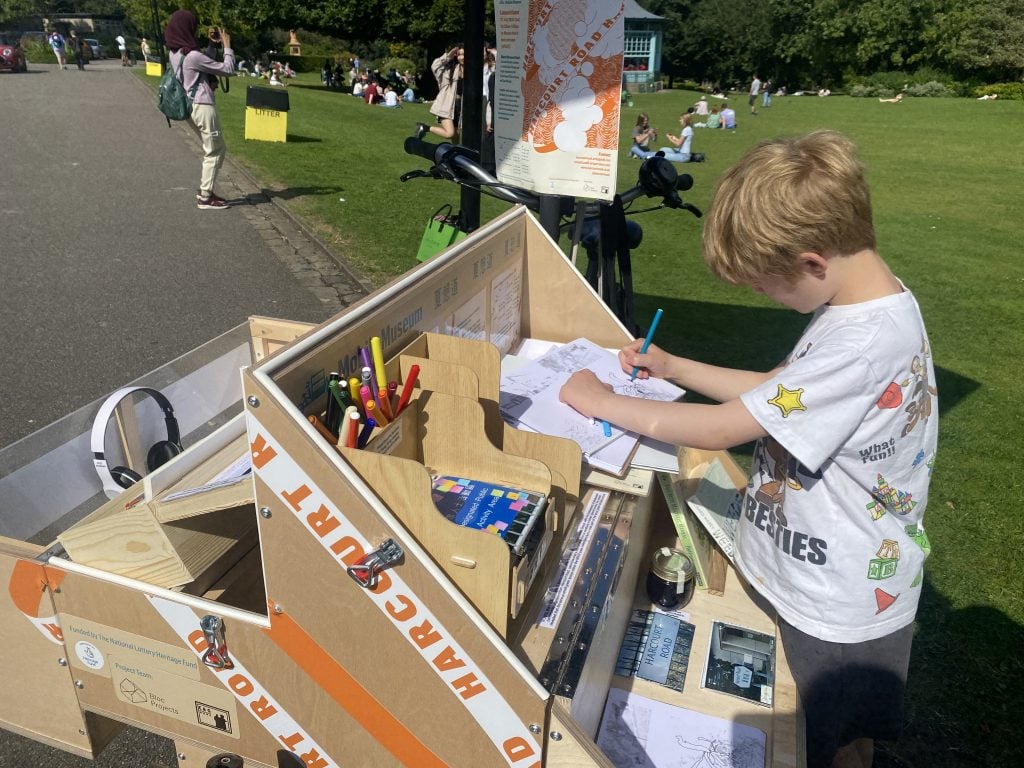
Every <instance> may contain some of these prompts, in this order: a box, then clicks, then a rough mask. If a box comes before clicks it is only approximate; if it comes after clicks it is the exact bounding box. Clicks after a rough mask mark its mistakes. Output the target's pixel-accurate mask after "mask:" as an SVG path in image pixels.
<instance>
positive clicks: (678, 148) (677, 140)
mask: <svg viewBox="0 0 1024 768" xmlns="http://www.w3.org/2000/svg"><path fill="white" fill-rule="evenodd" d="M692 122H693V115H691V114H690V113H689V112H683V114H681V115H680V116H679V125H680V127H681V128H682V130H681V131H680V132H679V135H678V136H673V135H672V134H671V133H666V134H665V138H666V139H668V140H669V142H670V143H671V144H672V146H671V147H662V148H661V149H659V150H658V151H659V152H663V153H664V154H665V159H666V160H671V161H672V162H674V163H688V162H690V144H691V143H693V126H692V125H691V123H692Z"/></svg>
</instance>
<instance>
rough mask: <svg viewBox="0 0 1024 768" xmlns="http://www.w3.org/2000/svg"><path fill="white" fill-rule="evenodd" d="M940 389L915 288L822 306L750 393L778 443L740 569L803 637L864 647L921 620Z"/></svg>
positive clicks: (763, 452)
mask: <svg viewBox="0 0 1024 768" xmlns="http://www.w3.org/2000/svg"><path fill="white" fill-rule="evenodd" d="M934 382H935V372H934V370H933V367H932V360H931V349H930V347H929V344H928V337H927V334H926V332H925V328H924V322H923V320H922V319H921V313H920V309H919V308H918V306H917V302H916V300H915V299H914V297H913V295H912V294H911V293H910V292H909V291H906V290H905V291H903V292H902V293H900V294H897V295H892V296H886V297H883V298H880V299H876V300H874V301H869V302H864V303H861V304H854V305H847V306H826V307H823V308H821V309H819V310H818V311H817V312H816V313H815V315H814V317H813V319H812V320H811V323H810V324H809V325H808V327H807V329H806V330H805V331H804V334H803V336H802V337H801V338H800V341H799V343H798V344H797V346H796V348H795V349H794V351H793V352H792V353H791V355H790V357H789V359H788V362H787V363H786V366H785V368H783V369H782V370H781V371H780V372H779V373H778V375H776V376H775V377H773V378H772V379H770V380H769V381H767V382H765V383H764V384H762V385H760V386H758V387H757V388H755V389H753V390H751V391H750V392H747V393H745V394H744V395H742V397H741V400H742V402H743V404H744V405H745V406H746V408H747V410H749V411H750V413H751V414H752V415H753V416H754V418H755V419H757V421H758V422H759V423H760V424H761V425H762V426H763V427H764V428H765V430H766V431H767V432H768V435H769V437H767V438H764V439H762V440H759V441H758V443H757V446H756V447H755V450H754V456H753V460H752V463H751V481H750V485H749V486H748V487H747V490H746V495H745V498H744V500H743V512H742V514H741V515H740V521H739V526H738V529H737V535H736V539H737V541H736V545H737V546H736V550H737V552H736V560H737V566H738V568H739V570H740V572H741V573H742V574H743V576H744V577H745V578H746V579H747V580H748V581H749V582H750V584H751V585H752V586H753V587H754V588H755V589H756V590H757V591H759V592H761V593H762V594H763V595H764V596H765V597H766V598H767V599H768V600H769V601H770V602H771V603H772V604H773V605H774V606H775V608H776V610H777V611H778V613H779V615H780V616H781V617H782V618H784V619H785V620H786V621H788V622H789V623H790V624H792V625H793V626H795V627H796V628H797V629H800V630H801V631H803V632H805V633H807V634H809V635H812V636H814V637H817V638H820V639H822V640H827V641H830V642H841V643H852V642H862V641H865V640H872V639H875V638H879V637H883V636H885V635H888V634H890V633H892V632H894V631H896V630H898V629H900V628H902V627H904V626H906V625H907V624H909V623H910V622H912V621H913V619H914V615H915V613H916V611H917V603H918V599H919V597H920V594H921V580H922V576H923V563H924V559H925V557H926V555H927V547H928V544H927V539H926V537H925V535H924V527H923V525H922V522H921V518H922V516H923V513H924V510H925V507H926V506H927V503H928V484H929V480H930V477H931V473H932V466H933V462H934V458H935V450H936V443H937V437H938V407H937V402H936V390H935V384H934Z"/></svg>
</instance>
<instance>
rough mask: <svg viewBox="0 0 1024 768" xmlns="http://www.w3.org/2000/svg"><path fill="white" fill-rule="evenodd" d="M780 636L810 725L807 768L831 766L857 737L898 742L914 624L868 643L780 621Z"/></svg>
mask: <svg viewBox="0 0 1024 768" xmlns="http://www.w3.org/2000/svg"><path fill="white" fill-rule="evenodd" d="M779 632H780V634H781V636H782V644H783V647H784V648H785V650H786V659H787V661H788V662H789V668H790V670H791V671H792V673H793V679H794V681H796V687H797V691H798V692H799V693H800V700H801V703H802V704H803V709H804V716H805V719H806V721H807V768H828V766H830V765H831V764H832V758H833V756H834V755H835V753H836V750H838V749H839V748H841V747H843V746H845V745H847V744H849V743H850V742H852V741H854V740H856V739H861V738H867V739H881V740H883V741H895V740H897V739H899V737H900V733H901V731H902V729H903V691H904V688H905V687H906V683H907V667H908V666H909V664H910V646H911V641H912V640H913V637H914V625H913V624H909V625H907V626H906V627H904V628H903V629H899V630H897V631H895V632H893V633H892V634H890V635H886V636H885V637H880V638H878V639H877V640H868V641H866V642H863V643H830V642H827V641H825V640H819V639H818V638H816V637H811V636H810V635H807V634H804V633H803V632H801V631H800V630H799V629H797V628H796V627H794V626H792V625H791V624H788V623H786V622H785V621H784V620H783V619H781V618H780V619H779Z"/></svg>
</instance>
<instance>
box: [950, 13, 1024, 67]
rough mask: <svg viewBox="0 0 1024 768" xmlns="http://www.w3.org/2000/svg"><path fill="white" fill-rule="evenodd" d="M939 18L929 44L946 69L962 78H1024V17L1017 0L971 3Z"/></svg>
mask: <svg viewBox="0 0 1024 768" xmlns="http://www.w3.org/2000/svg"><path fill="white" fill-rule="evenodd" d="M957 5H958V6H959V7H956V8H954V9H951V10H949V11H948V12H946V13H942V14H939V16H938V18H937V19H936V23H935V26H934V29H933V30H932V33H933V35H932V42H933V43H934V45H935V48H936V50H937V51H938V53H939V55H940V56H941V57H942V60H943V62H944V63H945V64H946V68H947V69H949V70H950V71H952V72H953V73H955V74H959V75H961V76H963V77H968V78H975V79H982V80H987V81H989V82H996V81H1016V80H1020V79H1021V78H1022V77H1024V13H1022V12H1021V10H1020V4H1019V2H1018V1H1017V0H975V1H974V2H970V3H968V4H966V5H961V4H957Z"/></svg>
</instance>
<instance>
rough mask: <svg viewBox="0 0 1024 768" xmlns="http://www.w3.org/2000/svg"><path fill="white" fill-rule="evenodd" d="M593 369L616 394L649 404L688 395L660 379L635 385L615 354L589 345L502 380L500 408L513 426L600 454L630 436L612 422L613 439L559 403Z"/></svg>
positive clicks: (563, 349) (556, 352) (558, 352)
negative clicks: (571, 381)
mask: <svg viewBox="0 0 1024 768" xmlns="http://www.w3.org/2000/svg"><path fill="white" fill-rule="evenodd" d="M584 368H588V369H590V370H591V371H593V372H594V374H595V375H596V376H597V377H598V378H599V379H601V381H604V382H606V383H608V384H610V385H611V386H612V388H613V389H614V390H615V392H616V393H618V394H621V395H627V396H629V397H642V398H646V399H650V400H675V399H676V398H678V397H680V396H681V395H682V394H683V391H682V390H681V389H679V388H678V387H676V386H675V385H674V384H670V383H669V382H666V381H661V380H659V379H643V380H641V379H637V380H636V381H630V380H629V375H628V374H627V373H625V372H624V371H623V370H622V367H621V366H620V365H619V360H618V357H617V356H616V354H615V353H613V352H609V351H608V350H606V349H602V348H601V347H599V346H597V345H596V344H594V343H593V342H591V341H587V340H586V339H577V340H576V341H573V342H570V343H568V344H563V345H562V346H560V347H556V348H554V349H552V350H551V351H550V352H548V353H547V354H545V355H543V356H541V357H540V358H538V359H536V360H532V361H530V362H529V363H526V364H524V365H522V366H520V367H517V368H516V369H515V370H513V371H511V372H510V373H508V374H506V375H504V376H502V379H501V397H500V401H499V406H500V408H501V413H502V416H503V417H504V419H505V420H506V421H508V422H509V423H511V424H514V425H525V426H526V427H529V428H530V429H533V430H536V431H538V432H543V433H545V434H549V435H556V436H558V437H567V438H569V439H571V440H575V441H576V442H577V443H578V444H579V446H580V448H581V449H582V450H583V452H584V453H585V454H589V453H592V452H594V451H597V450H598V449H600V448H601V447H602V446H604V445H607V444H608V443H609V442H612V441H614V440H616V439H618V438H620V437H621V436H622V435H623V434H625V433H624V432H623V431H622V430H621V429H617V428H616V427H615V424H614V422H612V424H611V426H612V436H611V437H610V438H609V437H606V436H605V435H604V433H603V430H602V429H601V427H600V426H595V425H594V424H593V423H592V422H591V420H590V419H588V418H585V417H584V416H581V415H580V414H579V413H577V412H576V411H574V410H573V409H572V408H570V407H569V406H567V405H565V404H564V403H562V402H561V401H560V400H559V399H558V393H559V390H561V388H562V385H563V384H564V383H565V382H566V380H567V379H568V378H569V377H570V376H571V375H572V374H573V373H575V372H576V371H579V370H582V369H584Z"/></svg>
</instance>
